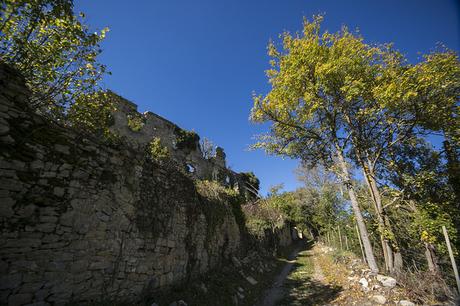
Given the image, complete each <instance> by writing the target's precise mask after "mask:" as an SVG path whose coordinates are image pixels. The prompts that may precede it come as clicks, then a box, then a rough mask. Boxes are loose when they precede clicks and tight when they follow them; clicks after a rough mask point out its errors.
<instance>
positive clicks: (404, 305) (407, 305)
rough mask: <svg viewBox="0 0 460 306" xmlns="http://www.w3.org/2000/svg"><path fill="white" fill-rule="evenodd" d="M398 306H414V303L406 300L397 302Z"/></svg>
mask: <svg viewBox="0 0 460 306" xmlns="http://www.w3.org/2000/svg"><path fill="white" fill-rule="evenodd" d="M398 305H401V306H415V304H414V303H412V302H411V301H408V300H401V301H399V302H398Z"/></svg>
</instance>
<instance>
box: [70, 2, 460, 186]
mask: <svg viewBox="0 0 460 306" xmlns="http://www.w3.org/2000/svg"><path fill="white" fill-rule="evenodd" d="M75 6H76V7H75V9H76V11H83V12H85V13H86V16H87V23H88V24H89V25H90V26H91V27H92V28H94V29H95V30H96V29H102V28H103V27H105V26H108V27H109V28H110V32H109V33H108V35H107V38H106V40H105V42H104V43H103V45H102V46H103V49H104V52H103V53H102V55H101V58H100V60H101V62H103V63H104V64H106V65H107V66H108V67H109V69H110V71H111V72H112V75H111V76H107V77H106V78H105V79H104V82H103V83H104V86H105V87H106V88H108V89H112V90H113V91H115V92H117V93H118V94H120V95H122V96H123V97H125V98H127V99H129V100H131V101H133V102H135V103H136V104H138V105H139V110H140V111H146V110H150V111H152V112H155V113H157V114H159V115H161V116H163V117H165V118H167V119H169V120H171V121H173V122H175V123H177V124H178V125H179V126H181V127H183V128H185V129H189V130H192V129H193V130H195V131H196V132H197V133H198V134H199V135H200V136H201V137H207V138H209V139H211V140H212V141H213V142H214V143H215V144H217V145H219V146H222V147H223V148H224V149H225V152H226V154H227V163H228V165H229V166H230V167H231V168H232V169H234V170H236V171H254V172H255V174H256V175H257V176H258V177H259V178H260V180H261V190H262V193H264V194H265V193H266V191H267V190H268V188H269V186H271V185H274V184H278V183H284V185H285V189H286V190H292V189H295V188H296V187H297V186H298V183H297V182H296V178H295V175H294V174H293V169H295V167H296V166H297V162H296V161H294V160H289V159H284V160H283V159H281V158H279V157H269V156H266V155H265V153H263V152H261V151H248V150H247V148H248V146H249V145H250V144H251V143H252V142H253V139H252V137H253V135H254V134H258V133H261V132H263V131H264V130H265V129H266V126H259V125H253V124H251V123H250V122H249V121H248V116H249V111H250V109H251V107H252V100H251V94H252V92H253V91H255V92H257V93H261V94H264V93H266V92H268V90H269V86H268V84H267V78H266V77H265V74H264V71H265V70H266V69H267V68H268V57H267V55H266V46H267V42H268V41H269V39H270V38H272V39H276V38H277V37H278V34H279V33H281V32H283V31H284V30H288V31H291V32H295V31H298V30H300V29H301V25H302V18H303V16H306V17H308V18H311V16H313V15H314V14H324V15H325V21H324V23H323V29H327V30H328V31H331V32H332V31H337V30H338V29H339V28H340V27H341V25H344V24H345V25H348V26H349V28H351V29H354V28H359V30H360V32H361V34H362V35H363V36H364V38H365V40H366V41H367V42H370V43H383V42H394V44H395V47H396V48H397V49H399V50H400V51H402V52H403V53H405V54H406V55H407V57H408V58H409V60H410V61H411V62H417V61H418V60H419V58H420V53H427V52H429V51H430V50H431V49H433V48H434V47H435V46H436V44H437V43H438V42H441V43H443V44H445V45H446V46H448V47H449V48H451V49H454V50H456V51H457V52H459V50H460V30H459V29H460V20H459V19H460V2H459V1H458V0H431V1H429V0H404V1H401V0H385V1H369V0H356V1H346V0H335V1H333V0H220V1H217V0H194V1H190V0H163V1H160V0H136V1H126V0H98V1H94V0H75Z"/></svg>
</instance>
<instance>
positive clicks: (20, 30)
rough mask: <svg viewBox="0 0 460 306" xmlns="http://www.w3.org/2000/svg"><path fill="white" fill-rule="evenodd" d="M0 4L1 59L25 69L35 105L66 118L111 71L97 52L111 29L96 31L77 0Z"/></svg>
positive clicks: (6, 0)
mask: <svg viewBox="0 0 460 306" xmlns="http://www.w3.org/2000/svg"><path fill="white" fill-rule="evenodd" d="M0 7H1V9H0V12H1V15H0V29H1V31H0V33H1V34H0V51H1V52H0V54H1V55H0V59H1V60H2V61H4V62H6V63H9V64H11V65H13V66H14V67H15V68H16V69H18V70H19V71H20V72H21V73H22V75H23V76H24V78H25V79H26V82H27V83H28V85H29V86H30V89H31V90H32V98H31V103H32V105H34V106H36V107H37V108H38V109H39V110H40V111H41V112H42V113H44V114H48V115H52V116H55V117H61V116H62V115H63V114H64V113H65V109H66V108H67V107H68V106H69V105H70V104H73V103H74V102H75V101H76V100H77V99H79V97H80V96H86V95H90V94H92V93H93V92H94V91H97V84H98V81H99V80H100V79H101V77H102V75H103V74H104V73H105V72H106V67H105V66H104V65H102V64H100V63H99V62H98V61H97V56H98V55H99V53H100V52H101V49H100V46H99V43H100V42H101V40H103V39H104V37H105V34H106V32H107V31H108V29H107V28H105V29H103V30H102V31H100V32H99V33H98V32H91V31H90V30H89V28H88V27H87V26H86V25H85V24H84V15H83V14H82V13H80V15H79V16H78V17H77V16H75V15H74V14H73V11H72V9H73V2H72V1H71V0H32V1H24V0H4V1H2V2H1V3H0ZM83 99H84V98H83Z"/></svg>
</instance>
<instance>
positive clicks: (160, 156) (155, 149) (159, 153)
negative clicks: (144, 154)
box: [148, 137, 169, 161]
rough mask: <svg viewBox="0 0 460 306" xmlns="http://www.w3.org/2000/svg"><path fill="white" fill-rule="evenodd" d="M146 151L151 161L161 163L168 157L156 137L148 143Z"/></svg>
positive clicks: (165, 149)
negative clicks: (147, 150)
mask: <svg viewBox="0 0 460 306" xmlns="http://www.w3.org/2000/svg"><path fill="white" fill-rule="evenodd" d="M148 149H149V153H150V157H151V158H152V159H153V160H156V161H161V160H164V159H166V158H168V157H169V151H168V148H166V147H165V146H163V145H162V144H161V140H160V138H158V137H154V138H153V139H152V141H150V143H149V147H148Z"/></svg>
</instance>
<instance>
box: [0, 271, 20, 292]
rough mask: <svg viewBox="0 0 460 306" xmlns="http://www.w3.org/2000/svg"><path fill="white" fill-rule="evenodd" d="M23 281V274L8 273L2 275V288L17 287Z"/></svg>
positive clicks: (0, 288)
mask: <svg viewBox="0 0 460 306" xmlns="http://www.w3.org/2000/svg"><path fill="white" fill-rule="evenodd" d="M21 281H22V275H21V274H7V275H3V276H0V290H2V289H16V288H17V287H18V286H19V285H20V284H21Z"/></svg>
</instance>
